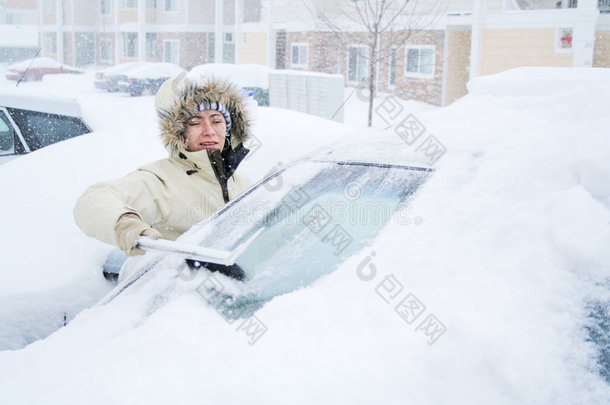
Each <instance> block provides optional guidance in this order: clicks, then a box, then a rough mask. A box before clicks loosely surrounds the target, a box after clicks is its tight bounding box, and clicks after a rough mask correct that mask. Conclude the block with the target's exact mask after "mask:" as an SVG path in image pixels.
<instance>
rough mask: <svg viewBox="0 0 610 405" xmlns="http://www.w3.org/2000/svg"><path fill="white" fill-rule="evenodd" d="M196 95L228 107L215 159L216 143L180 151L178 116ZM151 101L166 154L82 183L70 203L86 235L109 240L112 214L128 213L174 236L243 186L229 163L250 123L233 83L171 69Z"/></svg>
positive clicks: (191, 107)
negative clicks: (80, 191)
mask: <svg viewBox="0 0 610 405" xmlns="http://www.w3.org/2000/svg"><path fill="white" fill-rule="evenodd" d="M204 100H207V101H212V102H219V103H222V104H223V105H224V106H225V107H226V109H227V110H228V112H229V113H230V119H231V127H230V131H229V134H228V135H227V143H226V144H225V148H224V149H223V151H222V159H221V155H220V153H219V152H218V151H215V152H211V151H205V150H203V151H199V152H188V151H186V145H187V142H186V136H185V133H186V122H187V120H188V119H189V118H190V117H191V116H192V115H193V114H194V113H196V112H197V111H198V108H199V105H200V104H201V103H202V102H203V101H204ZM155 107H156V110H157V115H158V116H159V124H160V129H161V139H162V141H163V143H164V144H165V147H166V149H167V150H168V153H169V158H167V159H163V160H159V161H156V162H153V163H151V164H148V165H146V166H143V167H140V168H139V169H137V170H136V171H134V172H132V173H129V174H128V175H126V176H125V177H123V178H120V179H118V180H114V181H109V182H105V183H99V184H95V185H93V186H91V187H89V188H88V189H87V190H86V191H85V192H84V193H83V195H82V196H81V197H80V198H79V199H78V201H77V202H76V206H75V208H74V218H75V221H76V223H77V225H78V226H79V227H80V228H81V229H82V230H83V232H85V233H86V234H87V235H89V236H92V237H94V238H96V239H99V240H101V241H104V242H107V243H110V244H113V245H117V244H118V241H117V235H116V230H115V227H116V225H117V221H118V220H119V218H120V217H121V216H122V215H123V214H127V213H135V214H137V215H139V216H140V218H141V219H142V220H143V221H144V222H145V223H146V224H148V225H150V226H151V227H152V228H153V229H156V230H157V231H159V232H160V233H161V235H162V236H163V238H166V239H171V240H174V239H176V238H177V237H178V236H180V235H181V234H182V233H184V232H185V231H187V230H188V229H189V228H190V227H191V226H192V225H193V224H195V223H197V222H201V221H202V220H204V219H205V218H207V217H208V216H210V215H212V214H213V213H215V212H217V211H218V210H219V209H220V208H222V206H223V205H224V204H225V203H226V202H227V201H229V199H234V198H235V197H237V196H238V195H239V194H240V193H242V192H243V191H245V190H246V189H247V188H248V187H249V186H250V182H249V180H248V179H247V177H245V176H244V175H243V174H242V173H240V169H238V168H237V167H238V165H239V163H240V162H241V160H242V159H243V157H244V156H245V155H246V153H247V149H245V148H244V147H243V142H244V141H245V140H246V139H247V138H248V136H249V131H250V125H249V121H248V113H247V110H246V108H245V102H244V96H243V95H242V94H241V92H240V90H239V88H237V87H236V86H235V85H232V84H231V83H228V82H226V81H222V80H215V79H210V80H201V81H197V79H192V78H191V79H189V78H184V77H178V78H175V79H170V80H168V81H167V82H165V83H164V84H163V85H162V86H161V88H160V89H159V91H158V92H157V96H156V99H155ZM212 163H214V164H212ZM225 179H226V180H225ZM224 184H226V188H225V187H223V185H224Z"/></svg>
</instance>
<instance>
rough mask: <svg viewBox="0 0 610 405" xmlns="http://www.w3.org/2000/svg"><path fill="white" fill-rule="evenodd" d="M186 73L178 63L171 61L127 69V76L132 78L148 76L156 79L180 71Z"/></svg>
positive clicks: (173, 74) (171, 75) (176, 73)
mask: <svg viewBox="0 0 610 405" xmlns="http://www.w3.org/2000/svg"><path fill="white" fill-rule="evenodd" d="M182 72H184V73H186V70H184V69H182V68H181V67H180V66H178V65H174V64H173V63H165V62H162V63H154V64H152V65H144V66H139V67H137V68H135V69H133V70H130V71H129V75H128V76H129V77H133V78H149V79H158V78H162V77H174V76H178V75H179V74H180V73H182Z"/></svg>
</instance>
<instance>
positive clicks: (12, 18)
mask: <svg viewBox="0 0 610 405" xmlns="http://www.w3.org/2000/svg"><path fill="white" fill-rule="evenodd" d="M6 23H7V24H8V25H19V24H21V14H20V13H19V12H17V11H7V12H6Z"/></svg>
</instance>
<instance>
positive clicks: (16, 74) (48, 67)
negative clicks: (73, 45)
mask: <svg viewBox="0 0 610 405" xmlns="http://www.w3.org/2000/svg"><path fill="white" fill-rule="evenodd" d="M61 73H71V74H81V73H84V72H83V71H82V70H80V69H77V68H75V67H72V66H68V65H65V64H60V63H58V62H57V61H56V60H54V59H51V58H34V59H28V60H24V61H21V62H18V63H15V64H12V65H9V66H8V67H7V68H6V74H5V76H6V78H7V79H8V80H23V81H34V80H38V81H40V80H42V78H43V77H44V76H45V75H50V74H61Z"/></svg>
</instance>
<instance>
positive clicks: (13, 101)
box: [0, 89, 91, 163]
mask: <svg viewBox="0 0 610 405" xmlns="http://www.w3.org/2000/svg"><path fill="white" fill-rule="evenodd" d="M20 90H21V89H19V91H18V90H9V89H2V90H0V163H2V162H6V161H8V160H11V159H13V158H15V157H17V156H19V155H22V154H25V153H29V152H33V151H35V150H37V149H40V148H43V147H45V146H49V145H51V144H54V143H56V142H60V141H63V140H65V139H69V138H73V137H75V136H79V135H83V134H87V133H89V132H91V129H90V128H89V126H88V125H87V123H85V121H84V120H83V117H82V113H81V108H80V105H79V104H78V103H77V102H76V100H74V99H70V98H63V97H59V96H45V95H41V94H35V93H31V92H23V91H20Z"/></svg>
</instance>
